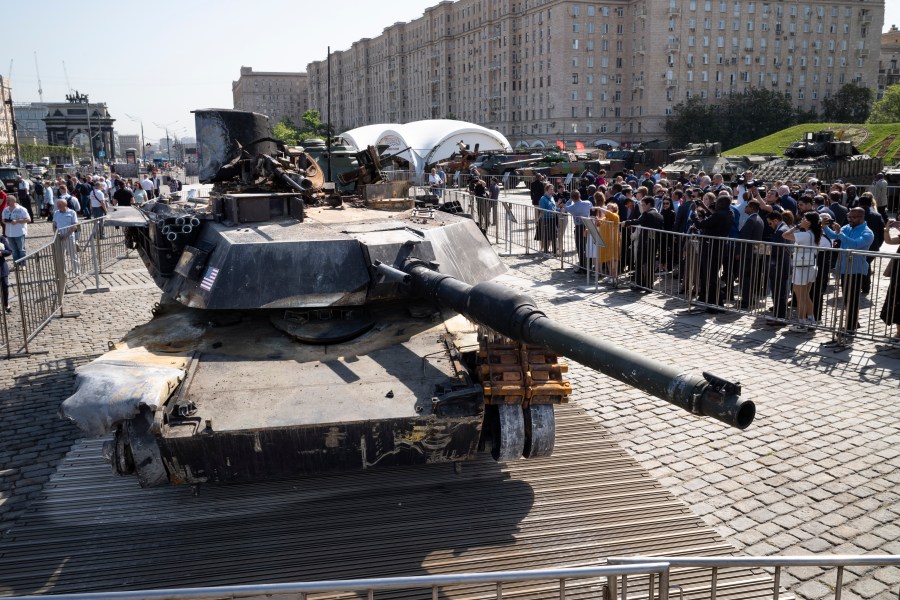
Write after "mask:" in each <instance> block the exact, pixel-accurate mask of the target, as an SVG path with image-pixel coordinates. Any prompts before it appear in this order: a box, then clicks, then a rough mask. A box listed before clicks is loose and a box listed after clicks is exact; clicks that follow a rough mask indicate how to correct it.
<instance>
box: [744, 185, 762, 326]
mask: <svg viewBox="0 0 900 600" xmlns="http://www.w3.org/2000/svg"><path fill="white" fill-rule="evenodd" d="M744 214H746V215H747V220H746V221H744V225H743V227H741V231H740V234H739V235H738V239H740V240H744V241H742V242H740V245H739V246H738V247H737V260H738V264H739V265H740V277H741V301H740V303H739V304H738V307H739V308H740V309H741V310H749V309H750V308H752V307H754V306H755V305H756V299H757V298H758V297H759V291H760V287H761V286H760V283H761V282H764V281H765V276H764V274H765V264H764V262H763V259H764V256H760V255H759V254H758V252H757V246H756V244H753V243H751V242H759V241H761V240H762V237H763V229H765V224H764V223H763V220H762V217H760V216H759V201H758V200H750V201H749V202H747V205H746V206H744Z"/></svg>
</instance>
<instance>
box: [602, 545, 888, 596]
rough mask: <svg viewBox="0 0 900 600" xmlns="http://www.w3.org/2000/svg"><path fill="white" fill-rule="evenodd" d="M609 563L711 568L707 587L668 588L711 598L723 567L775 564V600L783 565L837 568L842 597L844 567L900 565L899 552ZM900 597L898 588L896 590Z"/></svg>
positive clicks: (672, 558)
mask: <svg viewBox="0 0 900 600" xmlns="http://www.w3.org/2000/svg"><path fill="white" fill-rule="evenodd" d="M607 563H608V564H610V565H641V564H644V565H648V566H649V565H651V564H652V565H655V564H658V563H665V564H668V565H669V571H670V577H671V576H672V575H674V574H676V572H677V573H679V574H683V573H684V572H685V571H686V570H688V569H704V570H705V569H708V570H709V572H710V580H709V581H710V582H709V588H708V589H706V588H694V589H690V590H686V589H683V588H682V587H681V586H672V587H671V588H670V590H669V591H670V592H671V591H673V590H675V591H678V592H679V593H680V595H681V596H684V595H685V594H687V593H691V594H693V595H702V596H703V597H706V598H709V599H710V600H716V596H717V593H718V592H719V591H722V592H724V593H725V594H727V590H720V589H719V574H720V571H723V570H725V569H734V568H774V570H775V580H774V585H773V588H772V598H773V600H778V598H779V596H780V595H781V575H782V571H783V570H784V569H788V568H791V567H794V568H809V567H820V568H827V567H833V568H835V569H836V573H835V577H836V578H835V583H834V596H833V597H834V600H841V595H842V593H843V588H844V571H845V570H846V568H847V567H897V566H900V555H896V554H894V555H889V554H885V555H873V556H865V555H861V556H860V555H855V556H854V555H831V556H828V555H826V556H709V557H707V556H611V557H610V558H609V559H607ZM621 581H622V584H623V589H622V597H623V598H624V596H625V593H626V588H625V587H624V586H626V585H627V581H628V580H627V576H623V577H622V578H621ZM615 585H616V580H615V579H612V578H611V579H610V581H609V590H610V597H611V598H615V597H616V588H615ZM897 597H898V598H900V592H898V596H897Z"/></svg>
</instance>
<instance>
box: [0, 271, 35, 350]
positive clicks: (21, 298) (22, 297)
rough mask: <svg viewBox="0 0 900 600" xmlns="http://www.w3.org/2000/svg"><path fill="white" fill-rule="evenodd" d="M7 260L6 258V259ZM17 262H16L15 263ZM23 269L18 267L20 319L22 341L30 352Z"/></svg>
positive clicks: (17, 284)
mask: <svg viewBox="0 0 900 600" xmlns="http://www.w3.org/2000/svg"><path fill="white" fill-rule="evenodd" d="M4 260H5V259H4ZM13 264H15V263H13ZM22 289H23V288H22V269H21V268H19V269H16V295H17V296H18V297H19V319H20V320H21V322H22V343H23V345H24V347H25V354H26V355H27V354H29V352H28V319H27V318H26V316H25V294H24V293H23V291H22Z"/></svg>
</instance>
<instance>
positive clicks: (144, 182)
mask: <svg viewBox="0 0 900 600" xmlns="http://www.w3.org/2000/svg"><path fill="white" fill-rule="evenodd" d="M141 187H142V188H143V189H144V191H145V192H147V200H153V182H152V181H150V178H149V177H147V176H146V175H144V178H143V179H141Z"/></svg>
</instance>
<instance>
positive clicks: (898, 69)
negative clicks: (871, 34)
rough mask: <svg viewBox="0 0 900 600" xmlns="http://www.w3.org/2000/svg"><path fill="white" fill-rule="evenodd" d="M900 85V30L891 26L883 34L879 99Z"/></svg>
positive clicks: (879, 67) (879, 68) (879, 71)
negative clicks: (892, 87)
mask: <svg viewBox="0 0 900 600" xmlns="http://www.w3.org/2000/svg"><path fill="white" fill-rule="evenodd" d="M898 83H900V29H897V26H896V25H891V28H890V30H888V32H887V33H883V34H881V59H880V61H879V63H878V98H882V97H883V96H884V90H886V89H887V88H889V87H891V86H892V85H897V84H898Z"/></svg>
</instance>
